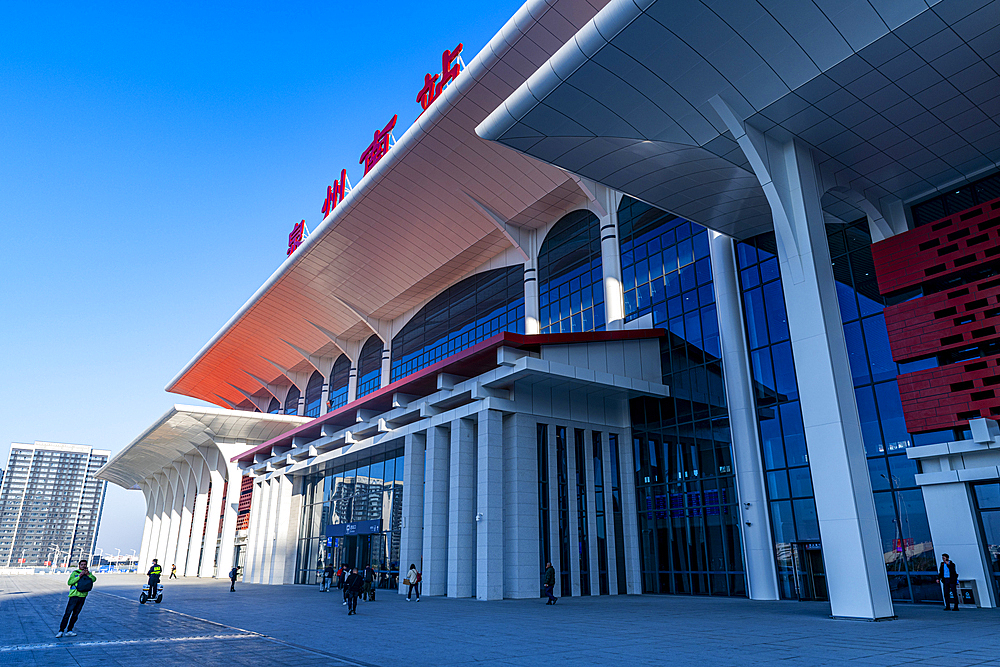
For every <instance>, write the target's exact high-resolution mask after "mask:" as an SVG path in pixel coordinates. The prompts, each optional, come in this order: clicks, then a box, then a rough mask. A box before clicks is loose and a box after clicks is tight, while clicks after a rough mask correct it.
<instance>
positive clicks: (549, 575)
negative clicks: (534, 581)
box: [542, 563, 559, 604]
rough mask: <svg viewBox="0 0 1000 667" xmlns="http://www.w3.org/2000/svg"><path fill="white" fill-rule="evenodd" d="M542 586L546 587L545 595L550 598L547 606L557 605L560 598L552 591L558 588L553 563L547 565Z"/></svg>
mask: <svg viewBox="0 0 1000 667" xmlns="http://www.w3.org/2000/svg"><path fill="white" fill-rule="evenodd" d="M542 585H543V586H545V594H546V595H548V596H549V601H548V602H546V603H545V604H555V603H556V600H558V599H559V598H557V597H556V596H555V595H553V594H552V589H553V588H555V586H556V568H554V567H552V563H546V564H545V576H544V577H543V578H542Z"/></svg>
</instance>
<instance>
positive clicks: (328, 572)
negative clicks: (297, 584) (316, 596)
mask: <svg viewBox="0 0 1000 667" xmlns="http://www.w3.org/2000/svg"><path fill="white" fill-rule="evenodd" d="M332 583H333V564H332V563H327V564H326V567H324V568H323V583H321V584H320V585H319V591H320V593H326V592H328V591H329V590H330V584H332Z"/></svg>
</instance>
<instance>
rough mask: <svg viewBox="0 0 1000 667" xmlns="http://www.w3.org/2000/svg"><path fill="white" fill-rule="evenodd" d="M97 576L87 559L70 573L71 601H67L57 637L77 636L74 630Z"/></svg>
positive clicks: (68, 582)
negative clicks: (89, 568)
mask: <svg viewBox="0 0 1000 667" xmlns="http://www.w3.org/2000/svg"><path fill="white" fill-rule="evenodd" d="M95 581H97V577H96V576H95V575H94V574H92V573H91V572H90V570H88V569H87V561H85V560H81V561H80V568H79V569H77V570H73V572H72V573H71V574H70V575H69V581H67V582H66V584H67V585H68V586H69V601H68V602H67V603H66V612H65V613H64V614H63V617H62V622H61V623H59V632H57V633H56V637H62V636H66V637H76V632H74V631H73V628H74V626H76V619H77V618H79V616H80V610H81V609H83V603H84V602H86V601H87V593H89V592H90V591H91V590H92V589H93V588H94V582H95Z"/></svg>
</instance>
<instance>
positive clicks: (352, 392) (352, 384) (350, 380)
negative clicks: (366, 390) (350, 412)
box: [347, 357, 358, 403]
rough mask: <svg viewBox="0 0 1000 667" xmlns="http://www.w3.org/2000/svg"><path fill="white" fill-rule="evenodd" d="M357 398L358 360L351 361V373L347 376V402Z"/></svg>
mask: <svg viewBox="0 0 1000 667" xmlns="http://www.w3.org/2000/svg"><path fill="white" fill-rule="evenodd" d="M357 398H358V359H357V357H356V358H354V359H351V371H350V373H349V374H348V376H347V402H348V403H350V402H351V401H355V400H357Z"/></svg>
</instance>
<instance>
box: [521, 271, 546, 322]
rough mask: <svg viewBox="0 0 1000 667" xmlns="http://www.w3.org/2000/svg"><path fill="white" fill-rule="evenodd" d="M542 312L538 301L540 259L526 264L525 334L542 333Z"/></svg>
mask: <svg viewBox="0 0 1000 667" xmlns="http://www.w3.org/2000/svg"><path fill="white" fill-rule="evenodd" d="M540 313H541V310H540V308H539V300H538V259H537V257H532V258H531V259H529V260H528V261H527V262H525V263H524V333H526V334H536V333H540V332H541V330H542V329H541V322H540V320H541V314H540Z"/></svg>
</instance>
